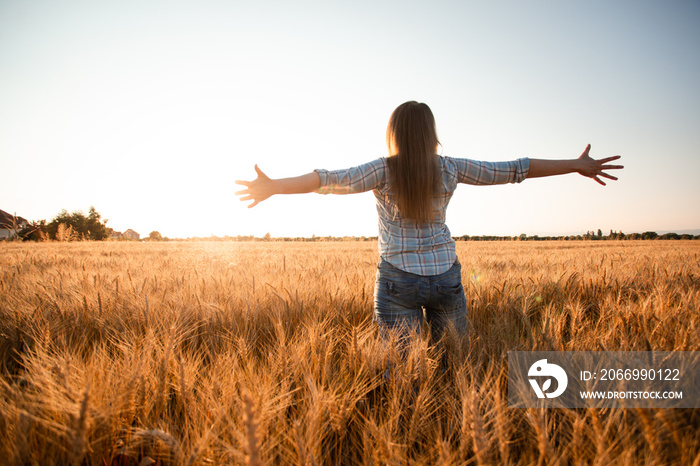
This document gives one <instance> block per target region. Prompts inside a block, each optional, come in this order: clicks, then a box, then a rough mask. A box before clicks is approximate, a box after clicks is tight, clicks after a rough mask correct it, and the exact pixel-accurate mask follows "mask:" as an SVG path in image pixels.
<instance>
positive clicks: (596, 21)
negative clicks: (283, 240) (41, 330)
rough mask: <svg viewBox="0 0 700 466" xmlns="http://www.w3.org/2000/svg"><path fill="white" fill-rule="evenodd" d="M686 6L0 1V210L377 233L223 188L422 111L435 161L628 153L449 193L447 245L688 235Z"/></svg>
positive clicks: (375, 135) (693, 205) (342, 153)
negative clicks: (434, 142) (619, 234)
mask: <svg viewBox="0 0 700 466" xmlns="http://www.w3.org/2000/svg"><path fill="white" fill-rule="evenodd" d="M698 50H700V2H697V1H690V0H686V1H683V0H678V1H670V2H661V1H653V2H649V1H644V0H634V1H617V0H616V1H607V0H606V1H599V0H593V1H588V2H561V1H529V2H516V1H499V2H490V1H436V0H431V1H421V2H416V1H384V0H374V1H364V0H355V1H352V2H340V1H338V2H333V1H296V2H295V1H264V0H263V1H255V2H243V1H212V0H208V1H197V2H195V1H192V2H184V1H168V2H165V1H156V0H153V1H146V2H143V1H119V2H116V1H109V2H108V1H93V2H83V1H62V0H56V1H40V0H37V1H32V2H25V1H19V0H16V1H9V0H0V179H1V180H2V181H1V182H0V209H2V210H5V211H7V212H10V213H16V214H17V215H19V216H22V217H24V218H26V219H28V220H40V219H47V220H51V218H53V217H54V216H55V215H56V214H58V213H59V212H60V211H61V210H62V209H65V210H68V211H69V212H72V211H76V210H80V211H83V212H84V213H86V214H87V211H88V209H89V208H90V206H94V207H95V208H96V209H97V211H98V212H100V213H101V214H102V216H103V218H106V219H108V222H107V225H108V226H110V227H112V228H114V229H115V230H118V231H124V230H126V229H128V228H131V229H134V230H136V231H137V232H139V233H140V234H141V235H142V236H147V235H148V234H149V232H151V231H154V230H155V231H159V232H160V233H161V234H162V235H163V236H168V237H171V238H186V237H193V236H200V237H207V236H210V235H216V236H225V235H230V236H236V235H251V234H252V235H256V236H262V235H264V234H266V233H268V232H269V233H270V234H271V235H272V236H311V235H314V234H315V235H316V236H328V235H332V236H345V235H348V236H376V234H377V215H376V210H375V207H374V197H373V195H372V194H371V193H363V194H355V195H348V196H334V195H328V196H324V195H319V194H313V193H312V194H305V195H293V196H274V197H272V198H270V199H268V200H267V201H265V202H263V203H261V204H259V205H258V206H256V207H255V208H253V209H248V208H247V207H246V205H247V203H245V202H240V201H239V199H238V198H237V197H236V196H234V192H235V191H237V190H239V189H241V187H240V186H237V185H235V184H234V180H237V179H244V180H245V179H248V180H250V179H253V178H254V177H255V172H254V170H253V166H254V164H256V163H257V164H258V165H259V166H260V168H261V169H262V170H263V171H265V173H266V174H267V175H268V176H270V177H273V178H279V177H287V176H296V175H301V174H304V173H308V172H310V171H312V170H313V169H316V168H326V169H339V168H348V167H351V166H355V165H359V164H361V163H364V162H368V161H370V160H373V159H375V158H378V157H383V156H386V155H387V149H386V144H385V131H386V124H387V122H388V119H389V116H390V114H391V112H392V111H393V109H394V108H395V107H397V106H398V105H399V104H401V103H403V102H405V101H407V100H417V101H421V102H425V103H427V104H428V105H429V106H430V107H431V109H432V110H433V113H434V115H435V118H436V122H437V128H438V136H439V138H440V141H441V143H442V154H443V155H449V156H453V157H464V158H471V159H476V160H488V161H500V160H512V159H516V158H519V157H533V158H543V159H557V158H575V157H578V156H579V155H580V154H581V152H582V151H583V149H584V148H585V146H586V144H588V143H590V144H591V145H592V149H591V156H592V157H594V158H603V157H607V156H610V155H621V156H622V159H621V161H620V163H622V164H624V165H625V168H624V170H621V171H619V172H616V173H614V174H615V175H617V176H619V178H620V179H619V180H618V181H610V182H608V185H607V186H605V187H602V186H599V185H598V184H597V183H595V182H594V181H592V180H590V179H587V178H584V177H582V176H579V175H576V174H570V175H565V176H559V177H554V178H546V179H531V180H525V181H524V182H522V183H521V184H516V185H502V186H488V187H485V186H467V185H460V187H459V188H458V189H457V191H456V193H455V195H454V197H453V198H452V202H451V203H450V207H449V208H448V216H447V224H448V226H449V227H450V230H451V232H452V234H453V235H519V234H521V233H525V234H528V235H535V234H538V235H549V234H552V235H554V234H583V233H585V232H586V231H588V230H597V229H599V228H600V229H601V230H602V231H603V232H605V233H608V232H609V231H610V230H615V231H623V232H625V233H630V232H643V231H648V230H653V231H659V232H661V231H678V232H681V231H684V230H691V229H700V206H699V201H700V182H698V181H697V177H698V173H700V131H699V129H700V86H699V85H698V83H699V82H700V53H698Z"/></svg>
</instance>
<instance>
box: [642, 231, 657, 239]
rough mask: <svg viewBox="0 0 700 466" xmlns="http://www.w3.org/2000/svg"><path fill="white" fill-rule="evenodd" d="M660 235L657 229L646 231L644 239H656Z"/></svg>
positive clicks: (643, 235)
mask: <svg viewBox="0 0 700 466" xmlns="http://www.w3.org/2000/svg"><path fill="white" fill-rule="evenodd" d="M658 236H659V234H658V233H656V232H655V231H645V232H644V233H642V239H656V238H657V237H658Z"/></svg>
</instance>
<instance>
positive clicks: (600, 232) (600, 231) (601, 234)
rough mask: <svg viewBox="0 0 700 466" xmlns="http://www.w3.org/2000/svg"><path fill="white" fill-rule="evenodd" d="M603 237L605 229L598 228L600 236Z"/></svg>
mask: <svg viewBox="0 0 700 466" xmlns="http://www.w3.org/2000/svg"><path fill="white" fill-rule="evenodd" d="M602 237H603V231H602V230H601V229H600V228H598V238H602Z"/></svg>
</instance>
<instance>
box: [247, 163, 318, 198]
mask: <svg viewBox="0 0 700 466" xmlns="http://www.w3.org/2000/svg"><path fill="white" fill-rule="evenodd" d="M255 171H256V173H257V174H258V177H257V178H256V179H254V180H253V181H241V180H236V184H240V185H242V186H246V187H247V188H246V189H242V190H240V191H236V195H238V196H244V197H241V199H240V200H241V201H253V203H252V204H250V205H249V206H248V208H251V207H255V206H256V205H258V204H259V203H261V202H262V201H264V200H265V199H267V198H268V197H270V196H272V195H274V194H302V193H310V192H313V191H315V190H317V189H318V188H319V187H320V186H321V178H320V177H319V175H318V173H316V172H311V173H307V174H306V175H301V176H295V177H293V178H280V179H277V180H273V179H272V178H269V177H268V176H267V175H266V174H265V173H263V171H262V170H260V169H259V168H258V166H257V165H255Z"/></svg>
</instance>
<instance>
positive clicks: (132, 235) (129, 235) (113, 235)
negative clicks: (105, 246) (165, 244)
mask: <svg viewBox="0 0 700 466" xmlns="http://www.w3.org/2000/svg"><path fill="white" fill-rule="evenodd" d="M109 238H110V239H130V240H137V241H138V240H139V239H141V235H139V234H138V233H136V232H135V231H134V230H132V229H131V228H129V229H128V230H126V231H125V232H124V233H122V232H121V231H116V230H113V229H111V228H110V229H109Z"/></svg>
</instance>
